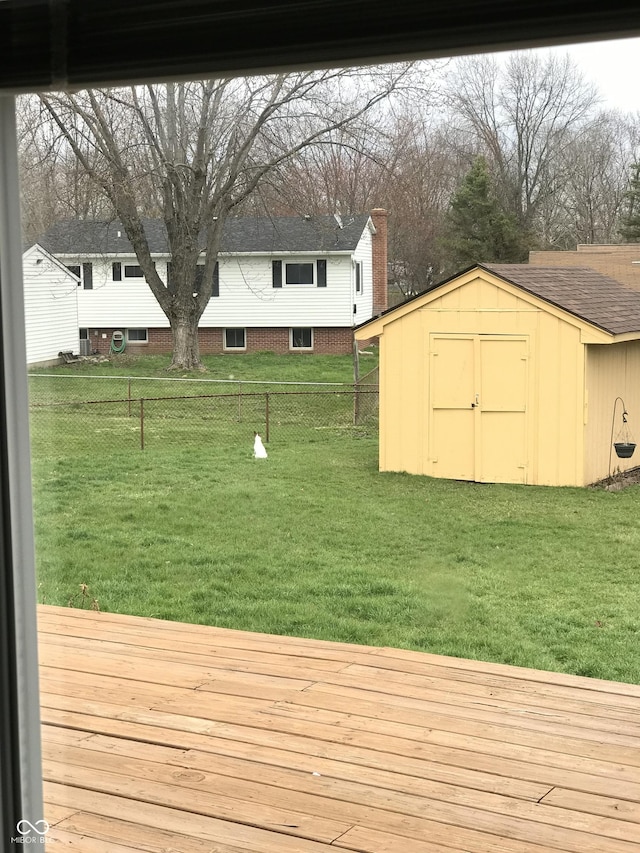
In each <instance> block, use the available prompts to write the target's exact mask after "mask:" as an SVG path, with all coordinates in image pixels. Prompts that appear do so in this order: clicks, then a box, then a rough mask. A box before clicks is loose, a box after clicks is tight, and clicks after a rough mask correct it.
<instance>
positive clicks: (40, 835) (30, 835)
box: [11, 818, 50, 844]
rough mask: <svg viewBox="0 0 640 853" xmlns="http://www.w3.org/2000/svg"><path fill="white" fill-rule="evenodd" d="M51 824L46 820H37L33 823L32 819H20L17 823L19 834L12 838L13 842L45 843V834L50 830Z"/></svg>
mask: <svg viewBox="0 0 640 853" xmlns="http://www.w3.org/2000/svg"><path fill="white" fill-rule="evenodd" d="M49 828H50V827H49V824H48V823H47V821H46V820H37V821H36V822H35V823H31V821H30V820H25V819H24V818H23V819H22V820H19V821H18V823H17V824H16V832H17V836H16V837H15V838H12V839H11V841H12V843H13V844H45V843H46V839H45V836H46V834H47V832H49Z"/></svg>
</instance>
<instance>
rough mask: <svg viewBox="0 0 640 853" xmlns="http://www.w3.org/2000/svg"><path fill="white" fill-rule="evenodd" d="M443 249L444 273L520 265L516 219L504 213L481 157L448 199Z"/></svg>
mask: <svg viewBox="0 0 640 853" xmlns="http://www.w3.org/2000/svg"><path fill="white" fill-rule="evenodd" d="M443 247H444V250H445V254H446V257H447V270H446V271H447V274H453V273H455V272H458V271H460V270H462V269H464V268H465V267H468V266H471V265H472V264H476V263H521V262H523V261H525V260H526V257H527V252H526V249H525V246H524V240H523V235H521V234H520V232H519V230H518V226H517V223H516V220H515V218H514V217H513V216H510V215H509V214H507V213H505V212H504V210H503V209H502V208H501V206H500V202H499V201H498V198H497V197H496V194H495V191H494V189H493V183H492V179H491V175H490V173H489V169H488V167H487V162H486V160H485V158H484V157H476V159H475V161H474V163H473V166H472V167H471V169H470V171H469V172H468V173H467V174H466V176H465V178H464V179H463V181H462V183H461V185H460V187H459V188H458V190H457V192H456V193H455V194H454V195H453V197H452V198H451V202H450V206H449V210H448V212H447V216H446V222H445V236H444V238H443Z"/></svg>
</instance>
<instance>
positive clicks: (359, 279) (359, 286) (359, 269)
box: [356, 263, 362, 293]
mask: <svg viewBox="0 0 640 853" xmlns="http://www.w3.org/2000/svg"><path fill="white" fill-rule="evenodd" d="M361 290H362V265H361V264H359V263H356V293H360V292H361Z"/></svg>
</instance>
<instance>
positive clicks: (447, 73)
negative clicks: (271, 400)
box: [19, 51, 640, 369]
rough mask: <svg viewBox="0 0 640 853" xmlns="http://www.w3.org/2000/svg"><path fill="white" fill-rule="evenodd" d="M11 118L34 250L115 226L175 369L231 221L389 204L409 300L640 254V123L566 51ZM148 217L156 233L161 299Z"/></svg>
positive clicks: (56, 100)
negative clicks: (164, 320)
mask: <svg viewBox="0 0 640 853" xmlns="http://www.w3.org/2000/svg"><path fill="white" fill-rule="evenodd" d="M19 107H20V109H19V116H20V125H19V150H20V156H21V169H22V206H23V228H24V232H25V236H26V237H27V238H28V239H37V237H38V235H39V234H41V233H43V232H44V231H45V230H46V229H47V228H48V227H50V226H51V225H52V224H53V223H54V222H57V221H59V220H63V219H70V218H78V217H80V218H85V219H93V218H97V219H108V218H118V219H119V220H120V221H121V222H122V223H123V225H124V228H125V230H126V233H127V236H128V237H129V239H130V241H131V243H132V245H133V246H134V249H135V252H136V255H137V257H138V262H139V264H140V266H141V268H142V270H143V272H144V275H145V278H146V280H147V282H148V284H149V287H150V288H151V290H152V292H153V294H154V296H155V298H156V299H157V301H158V302H159V304H160V306H161V307H162V309H163V311H164V312H165V314H166V316H167V317H168V319H169V322H170V324H171V328H172V331H173V336H174V353H173V365H174V366H175V367H177V368H180V369H185V368H186V369H190V368H197V367H198V366H199V365H200V357H199V351H198V346H197V325H198V321H199V319H200V317H201V316H202V312H203V311H204V309H205V308H206V305H207V303H208V301H209V298H210V296H211V289H212V281H213V270H214V267H215V262H216V258H217V253H218V249H219V245H220V237H221V233H222V228H223V227H224V223H225V221H226V220H227V218H228V217H230V216H236V215H247V214H259V215H266V216H269V215H284V214H301V215H303V214H314V213H340V214H344V215H348V214H350V213H361V212H364V211H367V210H371V209H373V208H375V207H383V208H385V209H387V210H388V212H389V261H390V273H391V278H392V280H393V281H394V282H395V284H396V286H397V287H398V289H399V290H400V291H401V292H402V293H403V294H405V295H409V294H412V293H417V292H420V291H422V290H425V289H427V288H428V287H430V286H432V285H433V284H435V283H437V282H438V281H441V280H443V279H444V278H446V277H447V276H448V275H450V274H453V273H455V272H457V271H459V270H460V269H463V268H464V267H465V266H468V265H470V264H471V263H475V262H477V261H485V262H522V261H526V259H527V256H528V252H529V251H530V250H532V249H575V247H576V245H577V244H578V243H616V242H623V241H625V240H626V241H629V240H632V241H638V240H640V226H639V224H638V223H640V216H639V214H638V211H639V210H640V204H639V199H640V180H639V177H638V173H639V169H640V167H639V166H638V164H637V162H636V161H637V150H638V142H639V140H640V113H638V114H635V115H629V114H622V113H620V112H617V111H615V110H609V109H606V108H604V107H603V105H602V103H601V101H600V99H599V96H598V92H597V90H596V89H595V88H594V86H593V85H591V84H590V83H589V82H588V81H587V80H586V79H585V78H584V76H583V75H582V74H581V73H580V72H579V71H578V69H577V67H576V66H575V65H574V64H573V63H572V61H571V60H570V58H569V57H568V55H567V56H566V57H564V58H558V57H557V56H554V55H552V54H545V53H544V52H543V51H528V52H518V53H514V54H509V55H505V57H504V58H499V57H494V56H489V55H482V56H475V57H466V58H460V59H455V60H453V59H452V60H431V61H421V62H417V63H402V64H390V65H386V66H375V67H367V68H357V69H332V70H321V71H317V70H316V71H301V72H295V73H292V74H286V75H284V74H283V75H268V76H256V77H251V78H236V79H219V80H209V81H196V82H176V83H164V84H158V85H147V86H136V87H126V88H119V89H110V90H89V91H83V92H79V93H73V94H63V93H52V94H43V95H40V96H24V97H23V98H21V99H20V102H19ZM145 217H158V218H161V219H163V220H164V222H165V225H166V227H167V234H168V238H169V246H170V250H171V254H172V288H171V291H169V290H168V289H167V288H166V286H165V284H164V283H163V282H162V281H161V280H160V279H159V277H158V275H157V273H156V271H155V266H154V265H153V262H152V260H151V255H150V252H149V247H148V245H147V243H146V238H145V235H144V230H143V228H142V220H143V219H144V218H145ZM203 248H205V249H206V252H207V254H206V266H205V271H204V277H203V280H202V283H201V284H200V286H199V288H198V289H197V292H196V290H194V279H195V267H196V263H197V259H198V256H199V255H200V252H201V250H202V249H203Z"/></svg>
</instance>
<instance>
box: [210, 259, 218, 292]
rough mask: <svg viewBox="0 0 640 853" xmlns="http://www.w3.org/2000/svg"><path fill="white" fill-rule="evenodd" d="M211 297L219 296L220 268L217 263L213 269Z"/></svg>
mask: <svg viewBox="0 0 640 853" xmlns="http://www.w3.org/2000/svg"><path fill="white" fill-rule="evenodd" d="M211 296H220V266H219V264H218V262H217V261H216V265H215V267H214V268H213V287H212V288H211Z"/></svg>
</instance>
